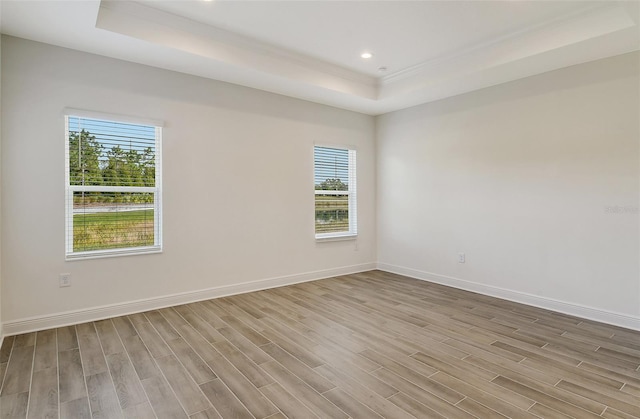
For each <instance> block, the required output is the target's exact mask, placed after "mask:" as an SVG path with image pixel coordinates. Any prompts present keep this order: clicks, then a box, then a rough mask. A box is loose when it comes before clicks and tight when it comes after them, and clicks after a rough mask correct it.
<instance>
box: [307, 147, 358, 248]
mask: <svg viewBox="0 0 640 419" xmlns="http://www.w3.org/2000/svg"><path fill="white" fill-rule="evenodd" d="M313 155H314V183H315V207H316V239H326V238H327V239H328V238H340V237H354V236H356V235H357V234H358V226H357V210H356V202H357V199H356V151H355V150H349V149H343V148H333V147H320V146H316V147H314V152H313Z"/></svg>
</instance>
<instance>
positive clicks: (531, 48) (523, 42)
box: [378, 3, 637, 88]
mask: <svg viewBox="0 0 640 419" xmlns="http://www.w3.org/2000/svg"><path fill="white" fill-rule="evenodd" d="M636 24H637V22H635V21H634V19H633V17H632V16H631V15H630V14H629V12H628V11H627V10H625V8H624V7H623V6H622V5H620V4H617V3H614V4H608V5H605V6H602V5H589V6H587V7H586V8H584V9H582V10H579V11H572V12H571V13H566V14H564V15H561V16H556V17H555V18H553V19H551V20H547V21H545V22H542V23H537V24H535V25H530V26H528V27H525V28H522V29H519V30H517V31H514V32H511V33H508V34H506V35H503V36H501V37H498V38H494V39H492V40H490V41H487V42H483V43H479V44H475V45H472V46H470V47H466V48H461V49H459V50H457V51H453V52H451V53H450V54H447V55H444V56H441V57H437V58H434V59H432V60H429V61H425V62H423V63H420V64H416V65H414V66H411V67H408V68H405V69H402V70H399V71H396V72H394V73H392V74H387V75H385V76H383V77H381V78H380V79H379V81H378V84H379V86H380V87H381V88H384V87H386V86H392V85H393V84H395V83H398V82H401V81H403V80H406V79H411V78H418V77H424V76H427V77H429V76H430V74H429V73H431V72H433V71H435V70H437V69H440V68H445V67H448V66H450V65H451V64H454V65H455V66H456V67H457V68H459V69H465V70H467V71H468V69H469V67H468V66H462V67H460V62H464V61H476V64H475V65H478V61H480V63H479V64H480V65H482V63H481V61H482V60H484V61H485V62H486V63H485V65H497V64H502V63H504V61H505V60H510V61H511V60H515V59H521V58H525V57H527V56H530V55H534V54H536V53H541V52H544V51H549V50H552V49H555V48H560V47H563V46H566V45H568V44H570V43H577V42H581V41H584V40H587V39H591V38H594V37H597V36H602V35H605V34H608V33H612V32H615V31H619V30H623V29H627V28H629V27H632V26H635V25H636ZM553 35H556V36H555V37H554V36H553ZM542 44H544V45H542ZM500 61H502V62H500ZM429 78H431V77H429Z"/></svg>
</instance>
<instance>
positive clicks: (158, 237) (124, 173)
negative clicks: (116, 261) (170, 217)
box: [65, 111, 162, 259]
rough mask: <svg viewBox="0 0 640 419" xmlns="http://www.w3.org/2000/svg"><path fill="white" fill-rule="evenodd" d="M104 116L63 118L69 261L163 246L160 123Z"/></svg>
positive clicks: (75, 113) (79, 114) (78, 113)
mask: <svg viewBox="0 0 640 419" xmlns="http://www.w3.org/2000/svg"><path fill="white" fill-rule="evenodd" d="M87 115H89V116H87ZM108 118H109V119H102V116H101V115H100V117H94V116H93V114H91V113H89V112H83V111H68V113H67V115H66V116H65V132H66V148H65V155H66V211H65V220H66V223H65V231H66V257H67V259H76V258H85V257H97V256H115V255H127V254H135V253H150V252H159V251H161V250H162V232H161V209H162V206H161V200H162V189H161V153H160V152H161V147H160V145H161V134H162V129H161V128H160V124H158V123H150V124H139V123H131V122H126V120H123V118H117V117H116V118H114V119H119V120H112V119H111V117H108Z"/></svg>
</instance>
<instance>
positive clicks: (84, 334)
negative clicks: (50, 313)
mask: <svg viewBox="0 0 640 419" xmlns="http://www.w3.org/2000/svg"><path fill="white" fill-rule="evenodd" d="M27 417H28V418H61V419H65V418H70V419H76V418H82V419H84V418H87V419H98V418H135V419H146V418H160V419H163V418H171V419H173V418H193V419H221V418H224V419H227V418H247V419H250V418H251V419H256V418H259V419H286V418H289V419H291V418H304V419H307V418H311V419H312V418H315V417H319V418H331V419H334V418H344V419H347V418H365V419H376V418H383V417H384V418H393V419H398V418H400V419H402V418H407V419H409V418H429V419H431V418H456V419H457V418H465V417H469V418H472V417H475V418H503V417H508V418H525V419H528V418H531V419H533V418H551V419H556V418H558V419H562V418H574V419H582V418H587V419H588V418H617V419H620V418H624V419H629V418H636V419H640V332H636V331H632V330H628V329H623V328H620V327H616V326H609V325H605V324H600V323H597V322H594V321H591V320H585V319H580V318H578V317H575V316H569V315H565V314H561V313H555V312H552V311H549V310H543V309H539V308H535V307H530V306H524V305H522V304H518V303H514V302H510V301H504V300H499V299H495V298H492V297H488V296H483V295H478V294H474V293H471V292H467V291H463V290H458V289H453V288H448V287H446V286H443V285H438V284H431V283H428V282H424V281H419V280H415V279H410V278H406V277H402V276H400V275H395V274H389V273H384V272H379V271H370V272H362V273H358V274H353V275H344V276H340V277H335V278H328V279H324V280H319V281H313V282H307V283H302V284H297V285H292V286H287V287H281V288H276V289H269V290H263V291H259V292H255V293H250V294H243V295H237V296H231V297H224V298H220V299H214V300H208V301H201V302H197V303H192V304H185V305H180V306H177V307H169V308H163V309H161V310H152V311H149V312H145V313H137V314H132V315H127V316H122V317H116V318H113V319H107V320H99V321H95V322H88V323H83V324H78V325H75V326H66V327H60V328H57V329H51V330H43V331H38V332H31V333H25V334H22V335H18V336H9V337H6V338H5V339H4V342H3V344H2V347H0V418H19V419H23V418H27Z"/></svg>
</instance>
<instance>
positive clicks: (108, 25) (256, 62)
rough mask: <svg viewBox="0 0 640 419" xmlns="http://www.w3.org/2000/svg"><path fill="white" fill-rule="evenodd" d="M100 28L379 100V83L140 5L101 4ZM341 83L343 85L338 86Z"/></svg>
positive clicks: (269, 45)
mask: <svg viewBox="0 0 640 419" xmlns="http://www.w3.org/2000/svg"><path fill="white" fill-rule="evenodd" d="M96 27H97V28H99V29H104V30H108V31H111V32H115V33H119V34H122V35H126V36H131V37H134V38H138V39H142V40H145V41H147V42H152V43H156V44H160V45H162V46H165V47H169V48H173V49H178V50H181V51H184V52H188V53H191V54H196V55H200V56H204V57H207V58H211V59H215V60H219V61H225V62H228V63H230V64H234V65H238V66H243V67H250V68H252V69H253V70H259V71H264V72H266V73H271V74H275V75H282V74H285V75H286V77H289V78H293V79H299V81H302V82H309V80H308V79H314V81H315V82H316V83H317V82H318V81H320V82H321V83H323V84H325V86H324V87H327V88H330V89H335V90H337V91H345V93H350V94H354V93H356V91H357V92H358V93H356V94H358V95H359V96H362V97H365V98H369V99H375V97H377V86H378V83H377V78H376V77H372V76H368V75H366V74H362V73H360V72H356V71H352V70H349V69H346V68H344V67H341V66H338V65H334V64H331V63H328V62H326V61H322V60H319V59H316V58H313V57H310V56H307V55H304V54H300V53H297V52H294V51H289V50H287V49H284V48H278V47H275V46H273V45H271V44H268V43H264V42H261V41H259V40H256V39H253V38H250V37H246V36H243V35H239V34H237V33H234V32H230V31H227V30H225V29H221V28H218V27H214V26H211V25H206V24H203V23H200V22H196V21H193V20H191V19H188V18H184V17H181V16H177V15H174V14H171V13H167V12H164V11H161V10H158V9H155V8H153V7H150V6H147V5H143V4H140V3H137V2H133V1H131V2H129V1H128V2H121V1H112V0H102V1H101V2H100V8H99V11H98V16H97V19H96ZM336 79H338V80H336Z"/></svg>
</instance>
